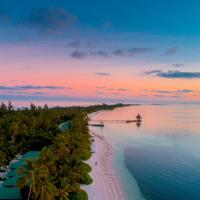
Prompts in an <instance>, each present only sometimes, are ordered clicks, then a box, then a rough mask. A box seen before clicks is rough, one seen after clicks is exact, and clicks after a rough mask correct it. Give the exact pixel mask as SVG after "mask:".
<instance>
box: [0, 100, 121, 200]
mask: <svg viewBox="0 0 200 200" xmlns="http://www.w3.org/2000/svg"><path fill="white" fill-rule="evenodd" d="M119 106H123V105H122V104H116V105H106V104H103V105H97V106H89V107H62V108H61V107H56V108H48V106H47V105H45V106H44V107H36V106H35V105H33V104H31V106H30V108H29V109H28V108H24V109H19V110H15V109H13V106H12V104H11V103H9V104H8V106H6V105H5V104H4V103H2V104H1V106H0V167H5V166H7V165H8V164H9V162H10V160H12V159H13V158H14V156H15V155H16V154H17V153H25V152H27V151H31V150H37V151H41V153H40V156H39V158H38V159H37V160H34V161H33V160H32V161H31V160H29V161H27V162H26V164H25V166H24V167H23V168H21V169H20V170H19V173H20V174H21V175H22V178H21V179H20V180H19V181H18V187H19V188H20V189H21V191H22V194H23V196H24V198H25V199H27V198H28V199H34V200H35V199H37V200H44V199H47V200H48V199H49V200H51V199H56V200H57V199H59V200H62V199H63V200H64V199H70V200H78V199H81V200H84V199H87V194H86V193H85V192H84V191H83V190H82V189H81V187H80V186H81V184H90V183H91V182H92V179H91V177H90V176H89V175H88V173H89V172H90V171H91V167H90V166H89V165H87V164H86V163H85V162H84V161H85V160H87V159H89V158H90V156H91V149H90V141H91V140H90V135H89V132H88V128H87V123H88V118H87V114H89V113H91V112H94V111H97V110H102V109H113V108H115V107H119ZM69 120H70V126H69V128H68V129H67V130H65V131H61V130H60V129H59V124H61V123H62V122H65V121H69Z"/></svg>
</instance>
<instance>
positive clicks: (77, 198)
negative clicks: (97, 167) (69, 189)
mask: <svg viewBox="0 0 200 200" xmlns="http://www.w3.org/2000/svg"><path fill="white" fill-rule="evenodd" d="M70 200H88V195H87V193H86V192H85V191H83V190H81V191H80V192H78V193H71V194H70Z"/></svg>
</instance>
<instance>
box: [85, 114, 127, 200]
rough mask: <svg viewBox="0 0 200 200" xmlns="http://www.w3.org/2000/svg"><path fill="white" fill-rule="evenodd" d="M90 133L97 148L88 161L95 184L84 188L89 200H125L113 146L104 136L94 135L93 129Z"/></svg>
mask: <svg viewBox="0 0 200 200" xmlns="http://www.w3.org/2000/svg"><path fill="white" fill-rule="evenodd" d="M93 114H94V113H93ZM96 114H97V113H96ZM89 132H90V135H91V137H92V138H93V139H94V142H93V143H92V145H93V147H95V148H94V151H95V153H93V155H92V157H91V158H90V159H89V160H88V161H87V163H88V164H89V165H90V166H91V167H92V171H91V172H90V176H91V177H92V179H93V183H92V184H91V185H83V186H82V188H83V189H84V190H85V191H86V192H87V194H88V199H89V200H102V199H103V200H125V196H124V193H123V190H122V186H121V184H120V178H119V175H118V174H117V172H116V170H115V167H114V162H113V156H114V155H113V148H112V146H111V145H110V144H109V143H108V142H107V141H106V139H105V138H104V136H100V135H98V134H96V133H94V132H93V131H92V130H91V128H90V129H89Z"/></svg>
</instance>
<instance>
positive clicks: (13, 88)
mask: <svg viewBox="0 0 200 200" xmlns="http://www.w3.org/2000/svg"><path fill="white" fill-rule="evenodd" d="M40 89H48V90H60V89H72V88H70V87H62V86H39V85H38V86H35V85H20V86H4V85H0V90H11V91H19V90H40Z"/></svg>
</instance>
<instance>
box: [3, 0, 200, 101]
mask: <svg viewBox="0 0 200 200" xmlns="http://www.w3.org/2000/svg"><path fill="white" fill-rule="evenodd" d="M199 7H200V1H197V0H193V1H189V0H154V1H149V0H123V1H121V0H115V1H114V0H110V1H106V0H101V1H94V0H85V1H82V0H73V1H72V0H68V1H66V0H59V1H58V0H42V1H41V0H20V1H19V0H0V47H1V48H0V70H1V72H0V99H1V100H27V101H34V100H44V101H48V100H50V101H75V100H79V101H102V102H103V101H104V102H106V101H119V102H120V101H121V102H123V101H127V102H133V103H134V102H164V101H177V102H180V101H183V102H185V101H200V66H199V65H200V56H199V55H200V13H199Z"/></svg>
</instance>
